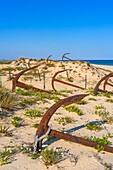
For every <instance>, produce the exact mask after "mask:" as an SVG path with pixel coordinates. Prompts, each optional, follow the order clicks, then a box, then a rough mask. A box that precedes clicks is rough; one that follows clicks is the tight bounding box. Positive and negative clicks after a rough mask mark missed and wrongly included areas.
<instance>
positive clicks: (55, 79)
mask: <svg viewBox="0 0 113 170" xmlns="http://www.w3.org/2000/svg"><path fill="white" fill-rule="evenodd" d="M67 70H69V69H65V70H61V71H58V72H56V73H55V74H54V76H53V77H52V88H53V90H55V91H57V90H56V88H55V86H54V82H55V81H56V82H59V83H62V84H66V85H68V86H72V87H75V88H79V89H82V90H84V88H83V87H80V86H77V85H74V84H72V83H68V82H65V81H62V80H59V79H57V78H56V76H57V75H58V74H59V73H62V72H64V71H67Z"/></svg>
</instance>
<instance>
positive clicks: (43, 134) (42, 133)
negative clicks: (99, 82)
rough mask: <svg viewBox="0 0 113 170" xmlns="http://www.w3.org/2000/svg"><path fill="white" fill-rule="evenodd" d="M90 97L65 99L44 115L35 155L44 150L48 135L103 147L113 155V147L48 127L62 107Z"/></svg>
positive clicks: (36, 138) (90, 145) (35, 144)
mask: <svg viewBox="0 0 113 170" xmlns="http://www.w3.org/2000/svg"><path fill="white" fill-rule="evenodd" d="M88 95H89V94H78V95H74V96H71V97H67V98H64V99H62V100H60V101H58V102H57V103H55V104H54V105H52V106H51V107H50V108H49V109H48V110H47V111H46V113H45V114H44V116H43V118H42V120H41V122H40V124H39V127H38V129H37V131H36V135H35V143H34V153H35V154H36V153H38V152H40V151H41V150H42V141H43V139H44V137H46V135H48V134H49V135H50V136H52V137H57V138H60V139H64V140H68V141H71V142H75V143H78V144H82V145H85V146H89V147H98V146H103V147H104V150H105V151H107V152H111V153H113V147H110V146H108V145H105V144H101V143H98V142H93V141H91V140H87V139H84V138H81V137H77V136H74V135H73V136H72V135H70V134H66V133H63V132H60V131H57V130H54V129H51V127H49V126H48V124H49V121H50V119H51V117H52V115H53V114H54V113H55V111H56V110H57V109H58V108H59V107H61V106H62V105H64V106H68V105H70V104H72V103H75V102H78V101H80V100H81V99H83V98H84V97H86V96H88Z"/></svg>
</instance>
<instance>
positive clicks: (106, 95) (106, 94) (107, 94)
mask: <svg viewBox="0 0 113 170" xmlns="http://www.w3.org/2000/svg"><path fill="white" fill-rule="evenodd" d="M103 96H105V97H108V98H110V97H111V95H110V93H108V92H106V93H103Z"/></svg>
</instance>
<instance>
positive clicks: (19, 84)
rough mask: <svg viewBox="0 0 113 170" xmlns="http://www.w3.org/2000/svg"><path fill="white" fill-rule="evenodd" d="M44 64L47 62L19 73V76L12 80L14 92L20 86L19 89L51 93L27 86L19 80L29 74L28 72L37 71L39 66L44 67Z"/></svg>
mask: <svg viewBox="0 0 113 170" xmlns="http://www.w3.org/2000/svg"><path fill="white" fill-rule="evenodd" d="M43 64H45V62H42V63H40V64H38V65H36V66H34V67H30V68H27V69H25V70H23V71H21V72H20V73H18V74H17V75H16V76H15V77H14V78H13V80H12V91H14V90H15V88H16V86H18V87H20V88H24V89H26V90H28V89H32V90H35V91H39V92H47V93H50V92H49V91H47V90H43V89H39V88H37V87H33V86H29V85H27V84H25V83H23V82H20V81H18V80H19V78H20V76H22V75H23V74H24V73H25V72H27V71H29V70H32V69H35V68H36V67H39V66H41V65H43Z"/></svg>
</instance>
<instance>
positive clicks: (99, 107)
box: [95, 105, 105, 109]
mask: <svg viewBox="0 0 113 170" xmlns="http://www.w3.org/2000/svg"><path fill="white" fill-rule="evenodd" d="M95 109H105V107H104V106H103V105H98V106H95Z"/></svg>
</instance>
